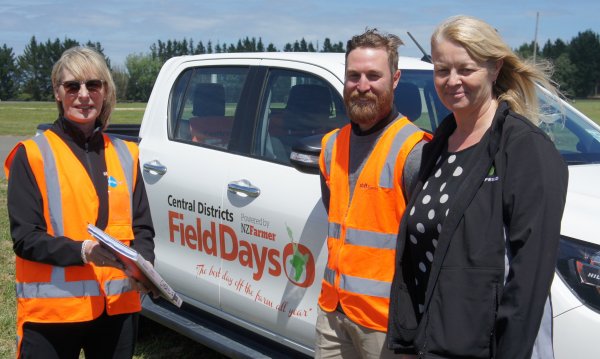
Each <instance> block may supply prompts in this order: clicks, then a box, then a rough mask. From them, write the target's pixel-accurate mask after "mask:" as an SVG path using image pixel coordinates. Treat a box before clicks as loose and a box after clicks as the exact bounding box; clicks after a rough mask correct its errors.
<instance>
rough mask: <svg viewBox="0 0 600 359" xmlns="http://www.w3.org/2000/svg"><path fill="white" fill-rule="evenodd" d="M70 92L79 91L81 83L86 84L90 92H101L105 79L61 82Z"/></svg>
mask: <svg viewBox="0 0 600 359" xmlns="http://www.w3.org/2000/svg"><path fill="white" fill-rule="evenodd" d="M60 85H61V86H62V87H64V88H65V91H67V93H69V94H76V93H79V90H80V89H81V85H85V88H86V89H87V90H88V92H100V90H102V86H103V85H104V81H103V80H87V81H65V82H63V83H61V84H60Z"/></svg>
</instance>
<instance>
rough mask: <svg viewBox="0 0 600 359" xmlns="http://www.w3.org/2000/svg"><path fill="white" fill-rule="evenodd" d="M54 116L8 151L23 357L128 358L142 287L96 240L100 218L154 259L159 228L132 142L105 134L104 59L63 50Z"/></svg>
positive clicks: (107, 88)
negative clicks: (92, 229) (93, 232)
mask: <svg viewBox="0 0 600 359" xmlns="http://www.w3.org/2000/svg"><path fill="white" fill-rule="evenodd" d="M52 85H53V89H54V96H55V99H56V104H57V107H58V113H59V116H58V119H57V120H56V122H54V124H53V125H52V127H51V128H50V129H49V130H47V131H45V132H44V133H43V134H42V135H40V136H37V137H35V138H33V139H30V140H27V141H23V142H21V143H19V144H18V145H17V146H16V147H15V148H14V149H13V151H12V152H11V154H10V155H9V156H8V158H7V160H6V164H5V171H6V173H7V177H8V196H7V201H8V212H9V218H10V229H11V236H12V239H13V242H14V245H13V248H14V252H15V254H16V260H15V262H16V282H17V283H16V288H17V291H16V293H17V335H18V338H17V356H18V357H20V358H63V359H64V358H73V359H75V358H79V353H80V351H81V350H82V349H83V350H84V352H85V356H86V358H88V359H89V358H131V357H132V356H133V351H134V344H135V338H136V330H137V313H138V312H139V311H140V309H141V307H140V294H139V292H140V290H144V288H143V287H141V285H139V284H138V283H137V282H135V281H133V280H131V279H129V278H128V276H127V275H126V274H125V273H124V272H123V270H122V266H121V264H120V263H119V262H118V261H117V260H116V258H115V257H114V256H113V255H112V254H111V253H110V252H108V251H107V250H105V249H104V248H102V247H101V246H100V245H99V244H98V243H97V242H95V241H93V240H91V239H90V236H89V235H88V234H87V231H86V228H87V224H88V223H92V224H95V225H96V226H97V227H99V228H102V229H104V230H105V231H106V232H108V233H109V234H111V235H112V236H114V237H115V238H117V239H119V240H121V241H122V242H123V243H125V244H127V245H131V246H134V247H135V249H136V250H137V251H138V252H140V253H141V254H142V255H143V256H144V257H145V258H147V259H148V260H150V261H153V259H154V241H153V237H154V229H153V227H152V218H151V216H150V209H149V206H148V199H147V197H146V192H145V189H144V182H143V180H142V178H141V175H140V172H139V169H138V150H137V145H136V144H134V143H130V142H126V141H122V140H119V139H117V138H113V137H110V136H108V135H106V134H103V132H102V130H103V129H104V128H105V127H106V125H107V124H108V121H109V118H110V115H111V112H112V109H113V107H114V105H115V101H116V100H115V99H116V97H115V86H114V83H113V80H112V78H111V75H110V71H109V69H108V67H107V66H106V63H105V61H104V57H103V56H102V55H100V54H99V53H98V52H96V51H94V50H92V49H90V48H85V47H75V48H71V49H69V50H67V51H65V52H64V53H63V55H62V57H61V58H60V59H59V60H58V62H57V63H56V64H55V65H54V68H53V70H52Z"/></svg>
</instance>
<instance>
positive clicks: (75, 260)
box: [7, 119, 154, 266]
mask: <svg viewBox="0 0 600 359" xmlns="http://www.w3.org/2000/svg"><path fill="white" fill-rule="evenodd" d="M48 131H53V132H54V133H56V134H57V135H58V136H59V137H60V138H61V139H62V140H63V141H65V143H66V144H67V145H68V146H69V148H70V149H71V151H73V153H74V154H75V156H76V157H77V158H78V159H79V161H81V163H82V164H83V166H84V167H85V168H86V169H87V171H88V175H89V176H90V178H91V179H92V182H93V183H94V187H95V188H96V193H97V194H98V199H99V203H100V208H99V209H98V218H97V220H96V223H95V225H96V226H97V227H99V228H101V229H105V228H106V224H107V222H108V183H107V180H106V177H105V176H104V173H105V172H106V162H105V160H104V139H103V137H102V134H101V131H99V130H98V129H97V130H96V132H94V134H93V135H92V136H91V137H90V138H87V139H86V138H85V136H84V135H83V133H82V132H81V131H80V130H79V129H78V128H76V127H75V126H73V125H72V124H71V123H70V122H69V121H67V120H65V119H59V120H57V121H56V122H54V124H53V125H52V127H51V128H50V129H49V130H48ZM7 202H8V213H9V220H10V230H11V236H12V239H13V249H14V252H15V254H16V255H18V256H19V257H21V258H24V259H27V260H31V261H36V262H42V263H46V264H51V265H57V266H70V265H83V260H82V259H81V245H82V243H83V242H80V241H74V240H72V239H70V238H68V237H53V236H50V235H49V234H48V233H47V228H46V220H45V218H44V209H43V204H42V195H41V193H40V191H39V188H38V186H37V183H36V180H35V177H34V176H33V172H32V170H31V168H30V166H29V162H28V160H27V152H26V151H25V148H24V147H22V146H21V147H20V148H19V149H18V150H17V153H16V154H15V157H14V159H13V162H12V165H11V169H10V177H9V180H8V195H7ZM132 223H133V225H132V226H133V233H134V237H135V239H134V241H133V242H132V247H134V248H135V249H136V250H137V251H138V252H140V253H141V254H142V255H143V256H144V257H145V258H146V259H147V260H149V261H150V262H154V228H153V226H152V217H151V215H150V207H149V205H148V198H147V196H146V190H145V187H144V181H143V179H142V176H141V173H140V170H139V167H138V175H137V183H136V184H135V189H134V193H133V222H132Z"/></svg>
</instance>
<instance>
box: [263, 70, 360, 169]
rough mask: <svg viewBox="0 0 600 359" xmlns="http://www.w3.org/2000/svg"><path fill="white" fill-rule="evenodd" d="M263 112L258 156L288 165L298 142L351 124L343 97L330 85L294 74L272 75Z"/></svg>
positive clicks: (264, 99)
mask: <svg viewBox="0 0 600 359" xmlns="http://www.w3.org/2000/svg"><path fill="white" fill-rule="evenodd" d="M259 112H260V117H259V118H260V123H259V125H258V131H256V134H257V138H256V140H255V144H256V148H255V149H254V153H255V154H256V155H257V156H259V157H262V158H266V159H269V160H273V161H275V162H280V163H284V164H289V163H290V153H291V149H292V146H293V145H294V144H295V143H296V141H298V140H299V139H301V138H303V137H307V136H312V135H316V134H325V133H327V132H329V131H331V130H333V129H335V128H338V127H342V126H343V125H345V124H346V123H347V121H348V120H347V119H346V117H345V112H344V104H343V100H342V98H341V96H340V95H339V94H338V92H337V91H336V90H335V89H334V88H333V87H331V85H330V84H329V83H328V82H327V81H324V80H323V79H321V78H319V77H316V76H315V75H312V74H308V73H304V72H300V71H293V70H283V69H271V70H270V71H269V73H268V79H267V86H266V88H265V91H264V95H263V97H262V100H261V103H260V105H259Z"/></svg>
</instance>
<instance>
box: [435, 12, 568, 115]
mask: <svg viewBox="0 0 600 359" xmlns="http://www.w3.org/2000/svg"><path fill="white" fill-rule="evenodd" d="M442 40H448V41H451V42H454V43H456V44H459V45H460V46H462V47H463V48H464V49H465V50H466V51H467V53H468V54H469V56H471V58H473V59H474V60H475V61H477V62H482V63H495V62H497V61H500V60H502V61H503V65H502V68H501V69H500V71H499V73H498V77H497V79H496V81H495V83H494V86H493V91H494V95H495V96H496V97H497V99H498V101H506V102H507V103H508V104H509V106H510V108H511V109H512V110H513V111H514V112H516V113H518V114H520V115H522V116H524V117H526V118H528V119H529V120H530V121H532V122H533V123H536V124H537V123H538V122H539V120H540V116H541V113H540V107H539V103H538V97H537V94H536V84H538V85H540V86H541V87H543V88H545V89H546V90H548V91H550V92H551V93H552V94H554V95H559V93H558V90H557V89H556V87H555V86H554V84H553V82H552V81H551V80H550V75H551V72H552V66H551V64H550V63H549V62H547V61H540V62H539V63H531V62H529V61H527V60H523V59H521V58H520V57H519V56H517V55H516V54H515V53H514V52H513V51H512V50H511V49H510V48H509V47H508V45H507V44H506V43H505V42H504V40H502V38H501V37H500V35H499V34H498V31H496V30H495V29H494V28H493V27H491V26H490V25H489V24H487V23H486V22H484V21H482V20H479V19H477V18H474V17H470V16H465V15H458V16H453V17H450V18H448V19H446V20H445V21H444V22H442V23H441V24H440V25H438V27H437V28H436V29H435V31H434V32H433V35H431V46H432V47H433V46H434V44H436V43H439V42H440V41H442Z"/></svg>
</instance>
